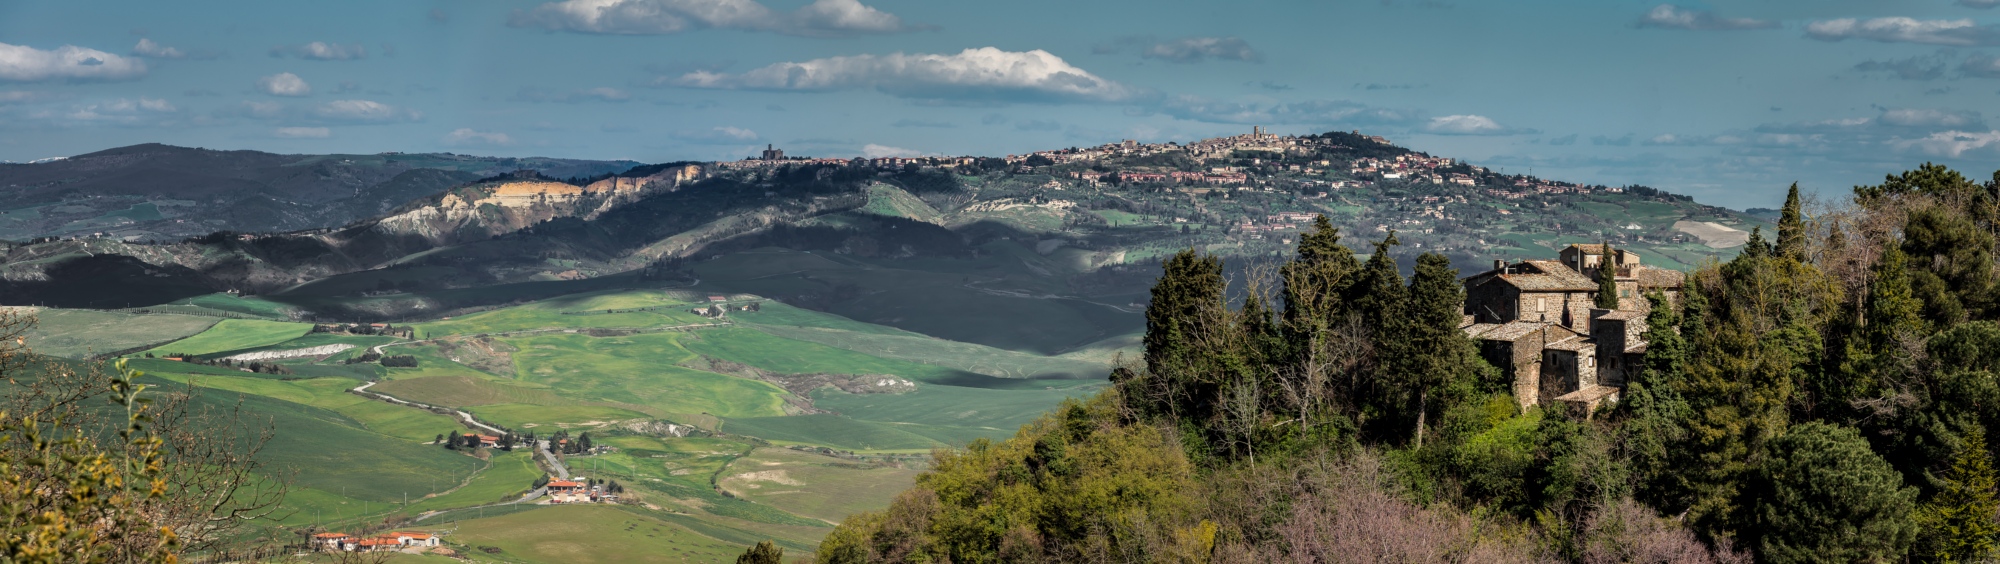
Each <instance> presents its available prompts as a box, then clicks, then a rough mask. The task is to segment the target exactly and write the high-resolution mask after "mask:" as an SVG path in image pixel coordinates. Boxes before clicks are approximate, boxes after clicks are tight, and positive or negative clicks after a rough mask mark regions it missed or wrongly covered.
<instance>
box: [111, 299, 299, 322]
mask: <svg viewBox="0 0 2000 564" xmlns="http://www.w3.org/2000/svg"><path fill="white" fill-rule="evenodd" d="M143 309H146V310H149V311H158V312H172V313H189V314H194V315H219V316H223V317H236V316H246V317H255V318H261V319H274V320H284V319H289V318H290V316H289V315H288V314H289V313H290V312H291V311H292V306H289V305H285V304H282V303H278V302H274V301H270V300H266V299H263V298H257V297H247V298H246V297H242V296H232V295H229V294H207V295H202V296H195V297H192V298H184V299H180V300H175V301H173V302H170V303H166V304H162V305H156V306H147V307H145V308H143Z"/></svg>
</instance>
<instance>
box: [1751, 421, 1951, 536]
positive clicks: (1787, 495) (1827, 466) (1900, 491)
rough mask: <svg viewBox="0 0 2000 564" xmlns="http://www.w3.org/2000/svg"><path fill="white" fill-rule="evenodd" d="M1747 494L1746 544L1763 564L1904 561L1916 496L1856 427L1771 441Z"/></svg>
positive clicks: (1799, 430)
mask: <svg viewBox="0 0 2000 564" xmlns="http://www.w3.org/2000/svg"><path fill="white" fill-rule="evenodd" d="M1766 457H1767V458H1766V459H1765V460H1764V462H1763V464H1762V465H1760V466H1759V467H1758V469H1757V472H1756V473H1755V479H1754V480H1753V481H1752V483H1751V485H1750V487H1748V488H1746V489H1745V492H1746V493H1749V494H1750V495H1752V496H1754V500H1753V502H1752V503H1751V504H1750V505H1749V507H1748V509H1749V511H1750V512H1751V513H1752V514H1751V516H1750V518H1749V519H1748V525H1749V527H1748V528H1746V529H1745V531H1744V532H1745V533H1746V536H1747V537H1749V538H1747V539H1745V540H1747V541H1749V544H1750V547H1751V548H1752V549H1753V550H1755V551H1756V554H1757V557H1758V560H1759V561H1761V562H1773V563H1788V562H1886V561H1891V560H1899V559H1901V558H1902V557H1903V554H1904V551H1905V550H1907V549H1908V547H1909V545H1910V541H1911V539H1912V538H1913V537H1914V536H1915V533H1916V531H1915V528H1914V527H1912V526H1911V523H1910V520H1909V515H1910V511H1911V509H1912V508H1913V506H1915V504H1916V503H1915V500H1916V495H1917V490H1916V489H1915V488H1908V487H1904V486H1903V478H1902V475H1901V474H1898V473H1897V472H1896V471H1895V469H1893V468H1890V467H1889V463H1888V462H1887V461H1884V460H1882V457H1880V456H1877V455H1876V454H1875V453H1874V452H1872V451H1870V450H1869V449H1868V442H1867V441H1865V440H1862V438H1861V435H1860V434H1859V433H1856V432H1855V431H1854V430H1853V429H1850V428H1845V427H1841V426H1838V425H1829V424H1825V423H1820V422H1817V421H1815V422H1810V423H1805V424H1802V425H1798V426H1796V427H1793V428H1792V429H1791V431H1790V432H1788V433H1785V434H1784V435H1783V436H1781V437H1779V438H1777V439H1776V440H1773V441H1771V444H1770V448H1769V449H1768V451H1767V453H1766Z"/></svg>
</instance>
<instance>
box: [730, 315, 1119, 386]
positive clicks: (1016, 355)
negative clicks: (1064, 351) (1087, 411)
mask: <svg viewBox="0 0 2000 564" xmlns="http://www.w3.org/2000/svg"><path fill="white" fill-rule="evenodd" d="M759 330H760V331H763V332H765V333H769V334H771V335H773V336H776V337H780V338H785V339H792V340H797V341H806V342H810V343H817V344H820V345H826V346H830V347H835V348H839V349H843V350H847V351H851V352H855V353H858V354H866V355H870V356H874V357H879V358H884V359H893V360H901V361H906V362H915V363H920V364H926V365H931V366H937V367H943V368H949V369H955V370H962V371H965V372H971V373H974V374H984V375H987V376H993V377H998V378H1034V377H1042V378H1096V377H1101V376H1103V375H1104V374H1106V373H1109V372H1110V371H1111V366H1110V365H1109V364H1106V363H1097V362H1089V361H1084V360H1077V359H1074V358H1067V357H1049V356H1041V355H1036V354H1029V353H1023V352H1016V351H1010V350H1006V349H997V348H993V347H988V346H985V345H975V344H972V343H960V342H957V341H946V340H943V339H936V338H931V337H925V336H921V335H914V334H903V335H891V334H881V333H862V332H856V331H846V330H840V329H823V328H817V327H794V326H782V325H774V326H766V327H760V328H759Z"/></svg>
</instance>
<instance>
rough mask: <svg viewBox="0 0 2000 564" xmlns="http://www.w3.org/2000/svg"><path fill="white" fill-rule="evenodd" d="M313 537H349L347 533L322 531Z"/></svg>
mask: <svg viewBox="0 0 2000 564" xmlns="http://www.w3.org/2000/svg"><path fill="white" fill-rule="evenodd" d="M313 538H316V539H344V538H347V533H320V534H317V535H313Z"/></svg>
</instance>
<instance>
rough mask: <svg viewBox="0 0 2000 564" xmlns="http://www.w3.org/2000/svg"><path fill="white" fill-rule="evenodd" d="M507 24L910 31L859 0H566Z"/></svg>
mask: <svg viewBox="0 0 2000 564" xmlns="http://www.w3.org/2000/svg"><path fill="white" fill-rule="evenodd" d="M507 25H510V26H514V27H539V28H543V29H548V30H554V31H571V32H578V33H602V34H614V35H662V34H669V33H679V32H682V31H686V30H688V29H696V28H713V29H735V30H743V31H766V32H772V33H780V34H785V35H799V36H808V37H836V36H849V35H859V34H871V33H895V32H899V31H908V30H909V29H910V28H909V27H908V26H905V25H903V20H902V18H898V17H896V16H895V15H893V14H890V13H887V12H883V11H881V10H877V9H875V8H872V7H869V6H866V5H863V4H862V3H861V2H859V0H814V2H813V3H812V4H808V5H806V6H804V7H801V8H799V9H798V10H795V11H792V12H779V11H776V10H772V9H771V8H769V7H766V6H764V5H763V4H759V3H757V2H756V1H755V0H566V1H563V2H550V3H547V4H542V5H540V6H536V7H534V8H533V9H530V10H528V11H526V12H519V11H517V12H514V15H513V16H512V17H511V18H509V19H508V21H507Z"/></svg>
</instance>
